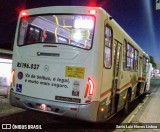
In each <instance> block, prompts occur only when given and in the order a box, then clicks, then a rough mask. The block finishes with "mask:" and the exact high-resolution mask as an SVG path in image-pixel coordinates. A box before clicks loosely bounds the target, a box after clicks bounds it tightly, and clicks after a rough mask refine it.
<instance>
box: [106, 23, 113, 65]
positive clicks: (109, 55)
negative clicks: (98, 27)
mask: <svg viewBox="0 0 160 132" xmlns="http://www.w3.org/2000/svg"><path fill="white" fill-rule="evenodd" d="M104 42H105V50H104V65H105V67H106V68H111V66H112V52H111V50H112V49H111V48H112V46H111V45H112V31H111V28H110V27H108V26H106V28H105V41H104Z"/></svg>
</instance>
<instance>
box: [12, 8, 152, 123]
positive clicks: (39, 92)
mask: <svg viewBox="0 0 160 132" xmlns="http://www.w3.org/2000/svg"><path fill="white" fill-rule="evenodd" d="M148 59H149V57H148V55H147V54H145V53H144V52H143V50H142V49H141V48H140V47H139V46H138V45H137V44H136V43H135V42H134V41H133V40H132V38H131V37H129V35H127V33H126V32H125V31H124V30H123V29H122V28H121V27H120V26H119V25H118V24H117V23H116V22H115V21H114V19H112V17H111V16H110V15H109V14H108V13H107V12H106V11H105V10H104V9H102V8H100V7H81V6H53V7H43V8H35V9H29V10H23V11H22V12H21V13H20V15H19V19H18V24H17V29H16V35H15V41H14V51H13V67H12V85H11V95H10V96H11V97H10V102H11V104H12V105H14V106H17V107H21V108H26V109H30V110H37V111H42V112H47V113H51V114H55V115H60V116H66V117H72V118H77V119H82V120H87V121H91V122H98V121H105V120H107V119H109V118H110V117H112V116H113V115H115V114H116V113H117V112H118V111H120V110H122V109H124V111H127V110H128V106H129V103H130V102H131V101H132V100H134V99H135V98H136V97H138V96H139V95H140V94H142V93H143V92H144V91H145V86H146V83H147V81H146V74H147V73H146V65H147V63H148Z"/></svg>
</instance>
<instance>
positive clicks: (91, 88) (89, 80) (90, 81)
mask: <svg viewBox="0 0 160 132" xmlns="http://www.w3.org/2000/svg"><path fill="white" fill-rule="evenodd" d="M88 84H89V95H93V89H94V84H93V81H92V80H91V79H90V78H88Z"/></svg>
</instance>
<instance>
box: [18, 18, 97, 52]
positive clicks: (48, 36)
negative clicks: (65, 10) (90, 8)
mask: <svg viewBox="0 0 160 132" xmlns="http://www.w3.org/2000/svg"><path fill="white" fill-rule="evenodd" d="M94 21H95V18H94V17H93V16H87V15H38V16H37V15H36V16H27V17H24V18H23V17H22V18H21V22H20V26H19V37H18V45H19V46H24V45H31V44H37V43H40V44H41V43H48V44H65V45H71V46H75V47H80V48H83V49H91V47H92V39H93V32H94Z"/></svg>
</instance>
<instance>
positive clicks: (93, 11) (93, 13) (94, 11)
mask: <svg viewBox="0 0 160 132" xmlns="http://www.w3.org/2000/svg"><path fill="white" fill-rule="evenodd" d="M89 13H90V14H92V15H95V14H96V13H97V11H96V10H90V11H89Z"/></svg>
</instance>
